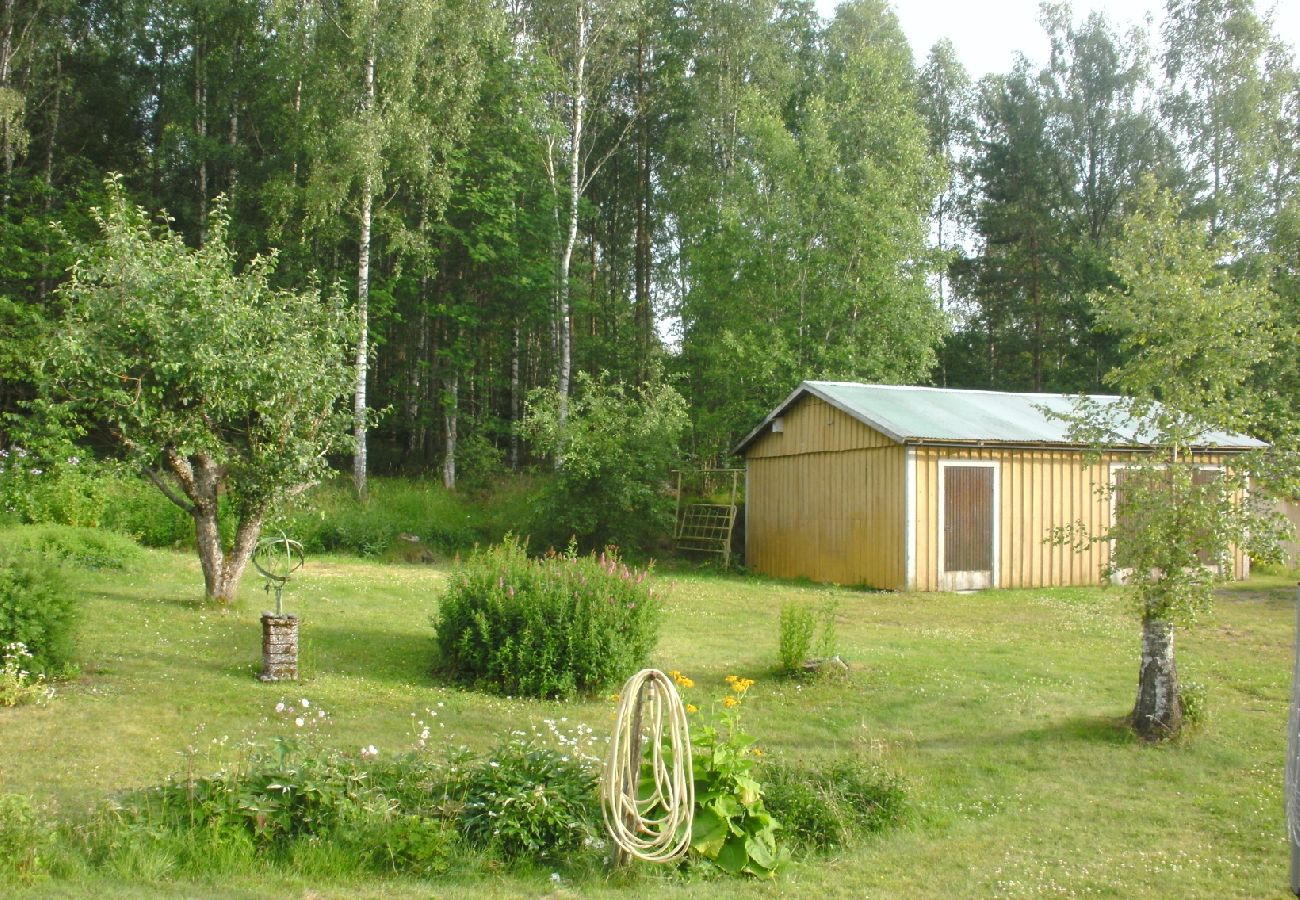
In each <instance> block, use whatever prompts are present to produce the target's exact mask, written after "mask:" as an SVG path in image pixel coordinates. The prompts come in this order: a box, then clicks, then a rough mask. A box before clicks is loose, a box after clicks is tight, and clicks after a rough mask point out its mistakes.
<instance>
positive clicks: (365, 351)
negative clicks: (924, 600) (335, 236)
mask: <svg viewBox="0 0 1300 900" xmlns="http://www.w3.org/2000/svg"><path fill="white" fill-rule="evenodd" d="M362 102H363V104H364V106H363V108H362V113H363V115H364V117H365V118H366V119H367V120H369V118H370V112H371V110H373V109H374V106H375V44H374V38H373V36H372V37H371V41H370V47H369V49H368V50H367V52H366V91H365V95H364V100H363V101H362ZM367 137H370V135H367ZM370 166H371V160H370V159H369V158H367V159H366V161H365V167H366V173H365V177H364V178H362V181H361V236H360V240H358V242H357V244H358V246H357V318H358V320H359V321H360V334H359V335H358V337H357V355H356V370H357V381H356V388H355V390H354V391H353V395H352V434H353V437H354V438H355V440H356V453H355V455H354V456H353V458H352V483H353V485H354V486H355V487H356V491H357V497H359V498H360V499H361V500H363V501H364V500H365V499H366V498H367V497H368V496H369V491H368V485H367V475H368V472H367V454H366V380H367V377H368V376H369V374H370V219H371V212H372V207H373V205H374V181H373V179H372V176H371V171H370Z"/></svg>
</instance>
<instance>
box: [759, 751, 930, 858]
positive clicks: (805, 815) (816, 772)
mask: <svg viewBox="0 0 1300 900" xmlns="http://www.w3.org/2000/svg"><path fill="white" fill-rule="evenodd" d="M760 771H761V773H762V776H763V784H764V793H763V799H764V803H765V804H766V805H767V808H768V810H769V811H770V812H771V814H772V815H774V816H776V817H777V818H778V819H780V821H781V825H782V828H783V829H784V831H785V833H786V834H787V835H789V837H790V838H791V839H792V840H794V841H797V842H798V843H799V844H801V845H802V846H804V847H806V848H808V849H809V850H813V851H816V852H819V853H825V852H827V851H830V850H838V849H841V848H843V847H847V846H849V845H851V844H852V843H853V842H854V840H855V839H857V838H860V837H861V836H862V835H864V834H870V833H875V832H878V831H884V830H885V829H887V828H891V827H894V826H895V825H898V824H899V823H900V822H901V821H902V819H903V816H904V813H905V811H906V805H907V791H906V788H905V786H904V785H903V783H902V781H901V780H900V779H899V778H898V777H897V776H895V775H893V774H891V773H889V772H886V771H884V770H882V769H880V768H878V767H875V766H871V765H868V764H866V763H864V762H863V761H862V760H860V759H858V758H856V757H845V758H842V759H837V760H835V761H833V762H830V763H826V764H822V765H818V766H811V767H810V766H802V765H797V764H790V763H777V762H767V763H765V764H764V765H763V766H762V768H761V770H760Z"/></svg>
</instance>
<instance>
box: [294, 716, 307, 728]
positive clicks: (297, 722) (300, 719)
mask: <svg viewBox="0 0 1300 900" xmlns="http://www.w3.org/2000/svg"><path fill="white" fill-rule="evenodd" d="M293 724H295V725H297V726H298V727H299V728H301V727H302V726H304V725H306V724H307V723H306V722H305V721H304V720H303V717H302V716H299V717H298V718H296V719H294V720H293Z"/></svg>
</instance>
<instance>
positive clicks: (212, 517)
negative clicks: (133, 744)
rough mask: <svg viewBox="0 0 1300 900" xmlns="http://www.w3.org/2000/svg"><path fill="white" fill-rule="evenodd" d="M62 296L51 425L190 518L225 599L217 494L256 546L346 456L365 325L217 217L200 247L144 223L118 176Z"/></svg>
mask: <svg viewBox="0 0 1300 900" xmlns="http://www.w3.org/2000/svg"><path fill="white" fill-rule="evenodd" d="M108 195H109V196H108V199H107V201H106V203H105V205H104V206H103V207H102V208H101V209H100V210H98V212H97V217H96V218H97V221H98V223H99V225H100V228H101V231H102V238H101V239H100V240H99V241H97V242H95V243H93V244H90V245H87V246H84V247H81V248H79V257H80V261H79V262H78V264H77V266H76V267H75V268H74V270H73V272H72V277H71V279H70V280H69V281H68V282H67V283H66V284H65V285H64V286H63V287H62V288H61V289H60V296H61V299H62V301H63V302H65V303H66V304H67V308H68V310H67V314H66V316H65V317H64V319H63V321H62V323H61V324H60V327H58V328H57V329H54V330H53V331H52V333H51V339H50V344H49V348H48V359H47V361H46V363H45V366H44V369H43V372H42V377H41V403H40V404H39V405H38V406H37V410H38V412H39V413H40V415H41V417H42V421H43V422H44V423H45V426H46V430H47V431H50V432H53V433H63V434H71V435H73V436H77V435H82V434H86V433H89V432H90V431H92V430H94V431H96V432H97V433H99V434H102V435H106V436H107V437H109V438H110V439H111V441H112V442H113V444H114V445H115V447H116V449H117V450H118V451H119V452H120V454H121V455H122V457H123V458H124V459H125V460H126V461H127V462H128V464H129V465H130V466H132V467H133V468H136V469H137V470H140V471H143V472H145V473H148V474H149V475H150V480H151V481H153V482H154V483H155V484H156V485H157V486H158V487H159V488H160V490H162V491H163V492H164V493H165V494H166V495H167V496H168V499H170V500H172V501H173V502H174V503H176V504H177V505H178V506H180V507H181V508H182V509H184V510H186V511H187V512H189V513H191V514H192V515H193V516H194V521H195V524H196V534H197V535H198V538H199V540H200V543H201V546H200V548H199V549H200V559H201V560H202V562H203V564H204V574H205V576H206V581H207V586H208V591H209V593H210V594H212V596H214V597H217V598H222V599H230V597H231V596H232V595H233V591H234V588H235V586H234V585H233V584H232V583H231V581H230V579H231V578H232V577H233V573H234V572H235V571H238V569H239V568H240V567H241V566H242V562H243V561H242V560H239V561H238V564H237V565H235V566H226V565H224V559H223V552H222V548H221V546H220V540H219V531H218V522H219V519H220V513H221V505H220V499H221V497H222V496H223V495H224V496H226V497H227V498H228V500H229V505H228V509H229V511H230V512H231V513H233V515H234V518H235V519H236V520H237V523H238V524H237V530H238V531H240V532H242V534H241V535H240V539H239V540H237V541H236V542H235V543H236V545H237V546H239V547H241V548H243V549H244V551H247V550H248V549H249V548H251V546H252V544H253V543H254V541H253V540H250V538H255V537H256V533H257V531H258V529H259V528H260V525H261V522H262V519H263V517H264V516H265V515H266V514H267V512H268V511H269V510H270V509H271V508H273V507H274V506H275V505H276V504H277V503H279V502H281V501H283V500H284V499H285V498H286V497H287V496H288V495H289V494H291V493H292V492H293V491H295V490H298V489H301V487H303V486H304V485H305V484H307V483H310V482H312V481H314V480H316V479H318V478H319V477H321V476H322V475H323V474H324V472H325V471H326V463H325V454H326V453H327V452H328V451H330V450H333V449H339V448H342V447H344V446H346V443H345V442H346V432H347V425H348V422H349V419H348V416H347V413H346V410H344V409H343V408H342V406H341V404H340V402H339V401H340V400H341V399H342V398H343V397H344V396H345V395H346V394H347V393H349V391H350V387H351V376H352V373H351V368H350V366H349V364H348V360H347V354H348V349H349V347H350V346H351V344H352V339H353V336H354V335H355V333H356V328H357V323H356V317H355V316H354V315H353V314H352V313H351V312H350V311H348V310H347V309H346V308H345V307H344V306H343V304H342V302H341V300H340V299H339V298H338V296H337V292H334V293H331V294H330V295H328V296H327V297H326V298H325V302H324V303H322V302H321V300H322V298H321V293H320V291H319V290H317V289H315V288H314V287H313V288H311V289H308V290H304V291H300V292H293V291H286V290H277V289H275V288H273V287H272V286H271V277H272V274H273V272H274V268H275V255H274V254H271V255H268V256H259V257H255V258H254V259H252V260H250V261H248V262H247V263H246V264H242V265H241V264H240V261H239V260H238V259H237V258H236V254H235V251H234V250H233V249H232V247H231V246H230V244H229V242H228V231H229V226H230V223H229V218H228V216H227V214H226V211H225V210H224V209H222V208H219V209H218V210H217V212H216V213H214V215H213V217H212V219H211V222H210V223H209V226H210V227H209V229H208V233H207V235H206V237H205V241H204V243H203V245H202V247H200V248H199V249H197V250H192V249H190V248H189V247H188V246H187V245H186V244H185V242H184V240H183V239H182V237H181V236H180V235H179V234H177V233H175V232H173V231H171V230H170V229H168V228H167V227H165V225H164V226H155V225H153V224H151V223H150V222H149V219H148V216H147V214H146V213H145V212H144V210H142V209H138V208H135V207H132V206H131V205H130V204H129V203H128V202H127V199H126V196H125V192H124V190H123V189H122V188H121V186H120V183H119V182H118V181H117V180H110V182H109V184H108Z"/></svg>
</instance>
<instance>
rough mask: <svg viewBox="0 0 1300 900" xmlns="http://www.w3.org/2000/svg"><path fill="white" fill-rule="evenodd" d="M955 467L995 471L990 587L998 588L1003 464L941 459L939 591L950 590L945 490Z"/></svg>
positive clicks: (938, 537) (1000, 557) (999, 580)
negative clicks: (949, 473)
mask: <svg viewBox="0 0 1300 900" xmlns="http://www.w3.org/2000/svg"><path fill="white" fill-rule="evenodd" d="M954 466H966V467H978V468H985V469H992V470H993V559H992V567H993V568H992V571H990V572H989V587H991V588H998V587H1001V586H1002V463H1001V462H1000V461H999V460H996V459H941V460H939V529H938V530H939V533H938V535H937V539H938V542H939V571H938V572H937V573H936V574H937V576H938V582H939V583H938V587H939V590H949V589H950V588H948V587H947V586H945V585H944V583H943V581H944V577H945V574H947V573H945V571H944V564H945V560H944V554H945V548H944V544H945V540H944V530H945V528H944V526H945V525H946V524H947V523H946V522H945V519H946V515H945V507H946V502H945V501H946V498H945V488H944V485H945V483H946V481H947V477H946V471H947V470H948V469H949V468H951V467H954Z"/></svg>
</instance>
